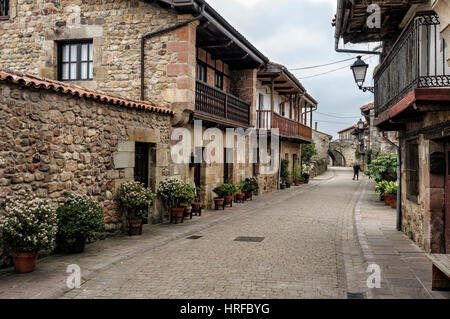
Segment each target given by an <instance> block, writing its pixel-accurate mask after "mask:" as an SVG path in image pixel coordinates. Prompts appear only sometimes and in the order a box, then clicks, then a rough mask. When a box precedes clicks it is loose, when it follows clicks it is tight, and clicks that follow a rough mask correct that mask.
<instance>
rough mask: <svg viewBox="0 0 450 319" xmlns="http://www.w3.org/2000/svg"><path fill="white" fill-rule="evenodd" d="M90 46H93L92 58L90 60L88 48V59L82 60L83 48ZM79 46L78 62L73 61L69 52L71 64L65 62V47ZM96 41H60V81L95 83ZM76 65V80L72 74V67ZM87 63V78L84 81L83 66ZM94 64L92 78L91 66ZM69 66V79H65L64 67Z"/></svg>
mask: <svg viewBox="0 0 450 319" xmlns="http://www.w3.org/2000/svg"><path fill="white" fill-rule="evenodd" d="M85 44H88V45H92V57H91V59H89V51H90V50H89V46H88V57H87V60H82V54H81V52H82V51H81V50H82V46H83V45H85ZM72 45H76V46H77V59H76V61H72V60H71V53H70V52H69V62H63V50H64V47H65V46H69V47H70V46H72ZM93 52H94V41H93V40H92V39H84V40H68V41H58V80H59V81H63V82H80V81H93V80H94V70H93V69H94V53H93ZM72 63H76V65H77V67H76V73H77V74H76V79H72V78H70V77H71V74H70V65H71V64H72ZM82 63H87V78H86V79H83V78H82V77H81V64H82ZM91 63H92V78H91V77H90V76H89V75H90V72H89V71H90V64H91ZM64 64H69V79H63V65H64Z"/></svg>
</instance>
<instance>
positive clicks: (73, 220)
mask: <svg viewBox="0 0 450 319" xmlns="http://www.w3.org/2000/svg"><path fill="white" fill-rule="evenodd" d="M56 214H57V216H58V233H57V236H56V243H57V247H59V248H60V249H61V250H62V251H64V252H66V253H69V254H76V253H82V252H83V251H84V247H85V244H86V239H87V238H88V237H89V236H90V235H92V234H93V233H94V232H102V231H105V224H104V222H103V219H104V215H103V211H102V209H101V208H100V206H98V204H97V203H96V202H94V201H93V200H92V199H91V198H89V197H86V196H81V195H76V194H72V195H69V196H68V197H67V199H66V201H65V202H64V204H63V205H61V206H60V207H59V208H58V209H57V210H56Z"/></svg>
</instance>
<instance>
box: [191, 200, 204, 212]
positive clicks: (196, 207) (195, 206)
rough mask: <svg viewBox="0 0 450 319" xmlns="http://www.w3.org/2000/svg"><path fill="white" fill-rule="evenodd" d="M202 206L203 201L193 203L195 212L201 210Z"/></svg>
mask: <svg viewBox="0 0 450 319" xmlns="http://www.w3.org/2000/svg"><path fill="white" fill-rule="evenodd" d="M201 206H202V203H201V202H195V203H193V204H192V209H193V210H194V212H197V211H199V210H200V207H201Z"/></svg>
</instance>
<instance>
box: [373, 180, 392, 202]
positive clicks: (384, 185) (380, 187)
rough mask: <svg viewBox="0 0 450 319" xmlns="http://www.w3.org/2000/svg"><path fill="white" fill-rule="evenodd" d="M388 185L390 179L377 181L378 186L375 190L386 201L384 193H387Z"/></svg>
mask: <svg viewBox="0 0 450 319" xmlns="http://www.w3.org/2000/svg"><path fill="white" fill-rule="evenodd" d="M388 186H389V182H388V181H381V182H379V183H377V186H376V187H375V192H376V193H377V195H378V197H379V198H380V200H381V201H384V194H385V193H386V188H387V187H388Z"/></svg>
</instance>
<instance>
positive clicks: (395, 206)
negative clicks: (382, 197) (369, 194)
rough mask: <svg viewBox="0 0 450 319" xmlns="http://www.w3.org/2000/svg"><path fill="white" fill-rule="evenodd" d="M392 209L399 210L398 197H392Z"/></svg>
mask: <svg viewBox="0 0 450 319" xmlns="http://www.w3.org/2000/svg"><path fill="white" fill-rule="evenodd" d="M391 208H393V209H397V196H395V195H392V197H391Z"/></svg>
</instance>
